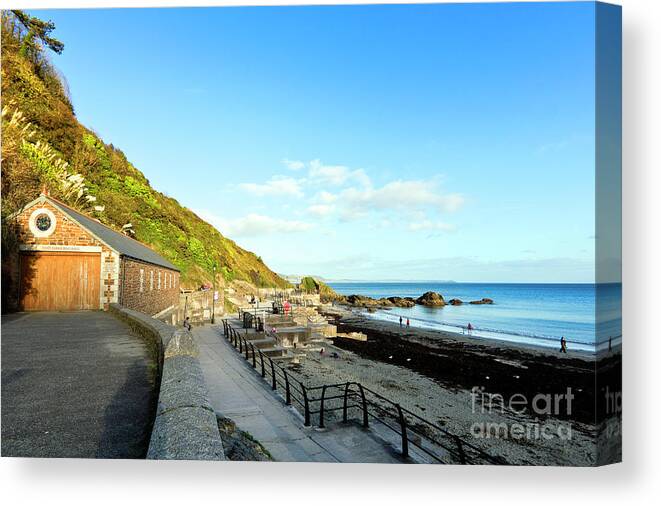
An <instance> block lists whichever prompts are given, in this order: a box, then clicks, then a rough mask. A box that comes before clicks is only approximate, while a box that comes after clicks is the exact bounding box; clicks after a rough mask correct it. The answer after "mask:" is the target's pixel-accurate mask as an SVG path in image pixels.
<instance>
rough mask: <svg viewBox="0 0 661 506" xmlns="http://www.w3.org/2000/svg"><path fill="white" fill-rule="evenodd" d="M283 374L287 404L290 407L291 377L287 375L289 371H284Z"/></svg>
mask: <svg viewBox="0 0 661 506" xmlns="http://www.w3.org/2000/svg"><path fill="white" fill-rule="evenodd" d="M282 372H283V373H285V404H286V405H287V406H289V405H290V404H291V392H290V391H289V375H288V374H287V370H286V369H283V370H282Z"/></svg>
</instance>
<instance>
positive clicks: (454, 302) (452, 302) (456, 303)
mask: <svg viewBox="0 0 661 506" xmlns="http://www.w3.org/2000/svg"><path fill="white" fill-rule="evenodd" d="M463 303H464V301H463V300H461V299H450V300H449V301H448V304H450V305H451V306H461V305H462V304H463Z"/></svg>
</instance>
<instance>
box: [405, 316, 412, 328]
mask: <svg viewBox="0 0 661 506" xmlns="http://www.w3.org/2000/svg"><path fill="white" fill-rule="evenodd" d="M406 326H407V327H410V326H411V320H409V319H408V318H407V319H406Z"/></svg>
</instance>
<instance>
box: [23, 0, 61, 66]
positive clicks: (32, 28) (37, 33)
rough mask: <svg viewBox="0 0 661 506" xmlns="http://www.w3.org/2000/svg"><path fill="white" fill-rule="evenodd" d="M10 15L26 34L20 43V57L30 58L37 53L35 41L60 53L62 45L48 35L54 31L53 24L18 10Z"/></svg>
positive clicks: (37, 48)
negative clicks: (12, 15)
mask: <svg viewBox="0 0 661 506" xmlns="http://www.w3.org/2000/svg"><path fill="white" fill-rule="evenodd" d="M12 13H13V14H14V16H15V17H16V19H17V20H18V21H19V22H20V24H21V25H23V27H24V28H25V31H26V32H27V33H26V35H25V36H24V37H23V39H22V41H21V49H20V54H21V55H23V56H30V57H34V56H35V55H37V54H38V53H39V47H38V45H37V41H39V42H41V43H43V44H44V45H45V46H46V47H48V48H50V49H51V50H52V51H54V52H56V53H57V54H61V53H62V51H63V50H64V44H63V43H62V42H60V41H59V40H57V39H55V38H53V37H51V36H50V33H51V32H52V31H53V30H55V23H53V22H52V21H44V20H42V19H39V18H36V17H34V16H30V15H29V14H26V13H25V12H24V11H22V10H18V9H16V10H12Z"/></svg>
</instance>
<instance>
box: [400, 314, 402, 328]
mask: <svg viewBox="0 0 661 506" xmlns="http://www.w3.org/2000/svg"><path fill="white" fill-rule="evenodd" d="M399 326H400V327H401V326H402V317H401V316H400V317H399Z"/></svg>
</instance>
